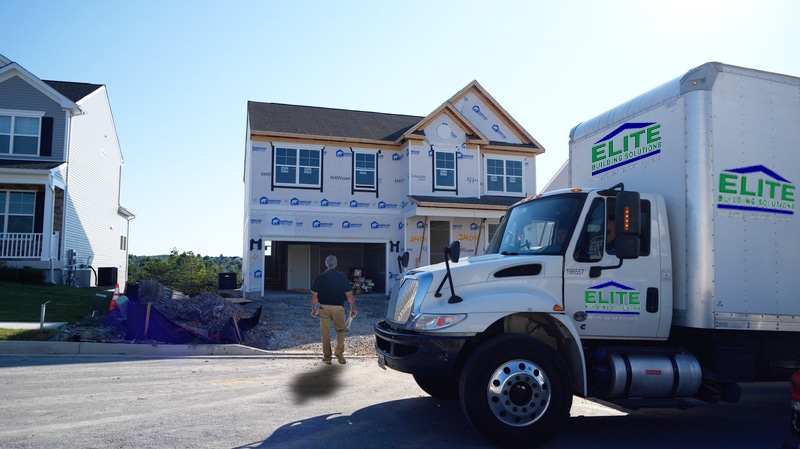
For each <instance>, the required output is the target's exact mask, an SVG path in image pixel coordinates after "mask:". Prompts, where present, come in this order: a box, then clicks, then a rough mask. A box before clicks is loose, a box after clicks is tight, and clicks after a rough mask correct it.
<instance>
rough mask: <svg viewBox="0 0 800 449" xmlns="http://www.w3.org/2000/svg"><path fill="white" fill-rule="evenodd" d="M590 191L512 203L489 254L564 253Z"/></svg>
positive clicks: (488, 251) (488, 250)
mask: <svg viewBox="0 0 800 449" xmlns="http://www.w3.org/2000/svg"><path fill="white" fill-rule="evenodd" d="M585 199H586V194H583V193H569V194H563V195H557V196H549V197H544V198H538V199H535V200H531V201H528V202H525V203H521V204H518V205H517V206H514V207H512V208H511V209H509V210H508V212H507V213H506V217H505V219H504V220H503V221H502V222H501V223H500V226H499V227H498V229H497V232H496V233H495V235H494V238H493V239H492V241H491V243H490V244H489V248H487V250H486V253H487V254H498V253H499V254H505V255H519V254H542V255H557V254H564V251H565V250H566V247H567V243H568V242H569V236H570V235H571V234H572V230H573V229H574V227H575V222H576V221H577V219H578V214H579V212H580V210H581V207H582V206H583V202H584V201H585Z"/></svg>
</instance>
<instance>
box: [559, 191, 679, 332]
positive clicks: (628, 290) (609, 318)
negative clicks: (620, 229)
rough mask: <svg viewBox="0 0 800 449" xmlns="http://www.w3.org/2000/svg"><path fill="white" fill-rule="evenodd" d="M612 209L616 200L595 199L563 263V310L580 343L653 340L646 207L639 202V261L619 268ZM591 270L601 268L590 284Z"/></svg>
mask: <svg viewBox="0 0 800 449" xmlns="http://www.w3.org/2000/svg"><path fill="white" fill-rule="evenodd" d="M614 206H615V198H604V197H598V198H595V199H594V201H593V202H592V203H591V204H590V205H589V209H588V213H587V215H586V219H585V220H584V223H583V226H582V227H580V228H578V229H577V230H576V232H575V236H574V238H573V239H572V242H571V244H570V247H569V248H568V250H567V253H566V254H565V257H564V308H565V310H566V313H567V316H569V317H571V318H572V320H573V321H574V323H575V326H576V327H577V328H578V329H579V332H580V335H581V337H582V338H623V339H624V338H658V336H659V326H660V325H661V312H662V311H661V307H660V304H659V302H660V298H659V297H660V292H659V291H658V289H659V285H660V284H659V280H660V273H661V267H660V259H659V258H658V257H655V256H654V255H651V250H650V248H651V241H650V239H651V229H652V227H653V226H652V223H651V221H650V220H651V218H652V217H651V215H652V214H651V213H650V210H651V208H650V202H649V201H648V200H642V201H641V234H640V240H641V247H640V252H639V258H638V259H630V260H625V261H624V263H623V264H622V266H620V267H619V268H616V266H617V265H618V264H619V262H620V259H619V258H617V257H616V256H615V255H614V237H615V236H614V218H615V217H614V213H615V212H614ZM593 266H601V267H605V268H604V269H603V270H602V271H600V275H599V276H598V277H594V278H593V277H590V269H591V267H593ZM670 312H671V311H670ZM666 325H668V323H667V324H666Z"/></svg>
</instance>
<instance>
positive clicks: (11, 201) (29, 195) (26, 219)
mask: <svg viewBox="0 0 800 449" xmlns="http://www.w3.org/2000/svg"><path fill="white" fill-rule="evenodd" d="M35 210H36V193H34V192H8V191H0V232H14V233H25V234H27V233H31V232H33V216H34V211H35Z"/></svg>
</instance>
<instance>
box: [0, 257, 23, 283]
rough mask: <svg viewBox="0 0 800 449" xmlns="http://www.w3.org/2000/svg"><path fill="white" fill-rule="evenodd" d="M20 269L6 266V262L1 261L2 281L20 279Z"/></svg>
mask: <svg viewBox="0 0 800 449" xmlns="http://www.w3.org/2000/svg"><path fill="white" fill-rule="evenodd" d="M18 280H19V270H17V269H16V268H11V267H8V266H6V263H5V262H3V261H0V281H18Z"/></svg>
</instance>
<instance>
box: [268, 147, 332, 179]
mask: <svg viewBox="0 0 800 449" xmlns="http://www.w3.org/2000/svg"><path fill="white" fill-rule="evenodd" d="M272 146H273V147H274V148H275V151H274V152H273V160H272V173H273V175H272V176H273V183H274V185H275V186H276V187H300V188H309V189H314V188H317V189H318V188H321V187H322V152H323V149H324V147H323V146H322V145H306V144H298V143H284V142H272ZM278 148H287V149H293V150H297V152H298V154H297V165H296V166H295V167H296V168H297V170H298V171H299V170H300V168H301V166H300V150H311V151H319V167H317V168H318V169H319V177H318V178H317V183H316V184H302V183H300V181H299V173H298V177H297V178H296V179H295V182H294V183H285V182H278V178H277V163H276V158H277V151H278Z"/></svg>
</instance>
